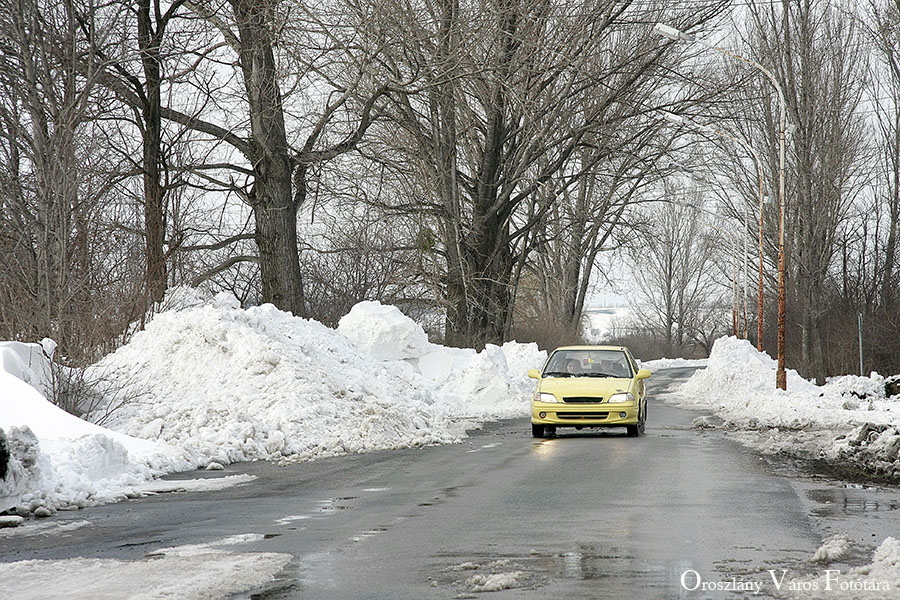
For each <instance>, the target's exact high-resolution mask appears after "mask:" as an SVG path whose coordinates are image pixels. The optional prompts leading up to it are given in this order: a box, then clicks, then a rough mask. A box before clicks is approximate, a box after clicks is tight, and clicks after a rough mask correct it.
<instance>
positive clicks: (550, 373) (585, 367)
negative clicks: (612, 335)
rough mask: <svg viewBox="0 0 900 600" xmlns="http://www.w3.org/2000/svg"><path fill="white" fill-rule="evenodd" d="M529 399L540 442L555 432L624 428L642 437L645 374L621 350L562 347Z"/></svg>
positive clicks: (536, 376)
mask: <svg viewBox="0 0 900 600" xmlns="http://www.w3.org/2000/svg"><path fill="white" fill-rule="evenodd" d="M528 376H529V377H531V378H532V379H537V380H538V382H537V387H536V388H535V390H534V395H532V397H531V433H532V435H533V436H534V437H544V436H545V435H552V434H554V433H556V428H557V427H576V428H578V429H581V428H583V427H625V428H627V430H628V435H630V436H637V435H640V434H642V433H644V425H645V423H646V422H647V397H646V390H645V386H644V380H645V379H647V378H648V377H650V371H648V370H647V369H638V367H637V363H635V360H634V357H632V356H631V352H629V351H628V348H625V347H624V346H563V347H561V348H557V349H556V350H554V351H553V353H552V354H551V355H550V358H548V359H547V364H546V365H544V370H543V372H541V371H539V370H538V369H531V370H530V371H528Z"/></svg>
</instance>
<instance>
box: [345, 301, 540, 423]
mask: <svg viewBox="0 0 900 600" xmlns="http://www.w3.org/2000/svg"><path fill="white" fill-rule="evenodd" d="M337 330H338V332H339V333H340V334H342V335H343V336H344V337H346V338H347V339H348V340H350V341H351V342H352V343H353V345H354V346H356V347H357V348H358V349H359V350H360V352H362V353H364V354H367V355H368V356H369V358H370V359H371V360H377V361H382V362H384V363H388V364H390V363H392V362H394V361H397V360H404V361H405V362H406V363H407V364H408V365H409V366H410V367H412V369H413V375H419V376H420V377H421V378H422V379H424V381H421V380H420V381H417V382H416V385H417V386H423V387H425V388H427V389H430V390H431V392H432V393H433V394H434V396H435V401H436V403H437V404H438V406H439V408H442V409H444V410H446V411H447V412H448V413H449V414H451V415H453V416H454V417H463V418H474V419H479V420H483V419H495V418H509V417H521V416H526V415H527V414H528V402H527V399H528V398H529V397H530V394H531V391H532V389H533V388H534V383H533V382H532V381H531V380H529V379H528V378H527V375H526V374H527V372H528V369H532V368H540V367H542V366H543V365H544V363H545V362H546V360H547V353H546V352H543V351H541V350H539V349H538V347H537V344H534V343H530V344H519V343H516V342H507V343H505V344H503V346H502V347H500V346H496V345H494V344H487V345H486V346H485V349H484V350H482V351H481V352H476V351H475V350H473V349H471V348H450V347H447V346H441V345H438V344H432V343H430V342H429V341H428V337H427V336H426V334H425V331H424V330H423V329H422V327H421V326H420V325H419V324H418V323H416V322H415V321H413V320H412V319H410V318H409V317H407V316H406V315H404V314H403V313H401V312H400V310H398V309H397V308H396V307H394V306H384V305H382V304H380V303H379V302H360V303H359V304H357V305H355V306H354V307H353V308H352V309H351V310H350V312H349V313H348V314H347V315H345V316H344V317H343V318H341V320H340V323H339V324H338V329H337ZM395 368H398V369H399V370H401V371H402V370H403V368H402V367H400V366H397V365H396V364H395Z"/></svg>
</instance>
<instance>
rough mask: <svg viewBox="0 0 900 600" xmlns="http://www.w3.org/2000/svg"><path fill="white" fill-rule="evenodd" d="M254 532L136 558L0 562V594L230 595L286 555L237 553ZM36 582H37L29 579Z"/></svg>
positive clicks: (272, 570) (15, 597) (192, 598)
mask: <svg viewBox="0 0 900 600" xmlns="http://www.w3.org/2000/svg"><path fill="white" fill-rule="evenodd" d="M261 539H262V536H261V535H259V534H247V535H244V536H234V537H232V538H225V539H222V540H219V541H217V542H213V543H211V544H204V545H194V546H181V547H174V548H165V549H162V550H157V551H155V552H153V554H152V555H147V556H145V557H143V558H140V559H138V560H114V559H97V558H74V559H68V560H24V561H17V562H12V563H0V598H4V599H5V600H20V599H21V600H26V599H27V600H40V599H43V598H46V599H47V600H52V599H56V598H62V597H65V598H69V599H71V600H82V599H83V600H106V599H109V600H119V599H121V598H130V599H133V600H138V599H148V600H149V599H155V598H180V599H183V600H201V599H210V598H226V597H233V596H234V595H236V594H239V593H242V592H248V591H250V590H253V589H254V588H257V587H259V586H261V585H263V584H265V583H267V582H269V581H271V580H272V579H273V578H274V577H275V575H276V574H278V572H279V571H281V570H282V569H283V568H284V567H285V566H286V565H287V564H288V563H289V562H290V561H291V559H292V557H291V555H290V554H282V553H273V552H242V551H240V548H238V547H237V546H238V545H240V544H248V543H258V542H259V541H260V540H261ZM35 581H40V585H39V586H35V585H34V582H35Z"/></svg>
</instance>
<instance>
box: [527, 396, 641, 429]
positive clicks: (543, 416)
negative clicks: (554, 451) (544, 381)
mask: <svg viewBox="0 0 900 600" xmlns="http://www.w3.org/2000/svg"><path fill="white" fill-rule="evenodd" d="M638 412H639V411H638V405H637V403H636V402H614V403H606V402H603V403H598V404H567V403H564V402H532V403H531V422H532V423H533V424H534V425H556V426H559V427H566V426H571V427H615V426H621V425H637V423H638ZM623 415H624V416H623Z"/></svg>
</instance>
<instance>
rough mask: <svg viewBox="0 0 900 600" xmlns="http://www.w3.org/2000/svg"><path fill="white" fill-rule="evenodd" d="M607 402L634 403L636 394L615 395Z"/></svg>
mask: <svg viewBox="0 0 900 600" xmlns="http://www.w3.org/2000/svg"><path fill="white" fill-rule="evenodd" d="M607 402H634V394H632V393H631V392H625V393H619V394H613V395H612V396H610V397H609V400H607Z"/></svg>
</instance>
